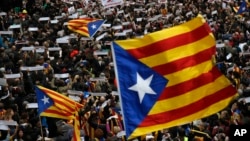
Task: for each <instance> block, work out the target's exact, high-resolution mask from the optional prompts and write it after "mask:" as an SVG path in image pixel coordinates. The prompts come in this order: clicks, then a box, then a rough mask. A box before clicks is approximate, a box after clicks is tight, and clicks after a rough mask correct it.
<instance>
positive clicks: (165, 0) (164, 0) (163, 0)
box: [158, 0, 168, 3]
mask: <svg viewBox="0 0 250 141" xmlns="http://www.w3.org/2000/svg"><path fill="white" fill-rule="evenodd" d="M167 2H168V1H167V0H158V3H167Z"/></svg>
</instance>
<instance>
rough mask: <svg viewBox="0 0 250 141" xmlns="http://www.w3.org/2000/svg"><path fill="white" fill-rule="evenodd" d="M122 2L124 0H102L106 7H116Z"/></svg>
mask: <svg viewBox="0 0 250 141" xmlns="http://www.w3.org/2000/svg"><path fill="white" fill-rule="evenodd" d="M122 4H123V0H102V5H103V6H104V8H109V7H115V6H117V5H122Z"/></svg>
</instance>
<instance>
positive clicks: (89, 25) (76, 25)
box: [68, 18, 105, 37]
mask: <svg viewBox="0 0 250 141" xmlns="http://www.w3.org/2000/svg"><path fill="white" fill-rule="evenodd" d="M104 22H105V21H104V20H100V19H92V18H81V19H74V20H70V21H69V22H68V29H70V30H71V31H73V32H77V33H79V34H81V35H83V36H87V37H93V36H94V35H95V33H96V32H97V31H98V30H99V29H100V27H101V26H102V24H103V23H104Z"/></svg>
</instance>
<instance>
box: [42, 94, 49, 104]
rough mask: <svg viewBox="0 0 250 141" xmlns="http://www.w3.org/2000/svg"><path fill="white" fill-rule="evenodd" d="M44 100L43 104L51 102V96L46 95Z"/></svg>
mask: <svg viewBox="0 0 250 141" xmlns="http://www.w3.org/2000/svg"><path fill="white" fill-rule="evenodd" d="M42 101H43V104H44V105H45V104H46V103H49V98H48V97H46V96H44V97H43V99H42Z"/></svg>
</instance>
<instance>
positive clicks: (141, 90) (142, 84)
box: [128, 72, 156, 103]
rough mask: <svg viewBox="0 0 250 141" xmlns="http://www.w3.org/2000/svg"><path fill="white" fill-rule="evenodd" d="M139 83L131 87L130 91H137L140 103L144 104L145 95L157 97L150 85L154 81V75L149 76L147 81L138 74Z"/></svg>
mask: <svg viewBox="0 0 250 141" xmlns="http://www.w3.org/2000/svg"><path fill="white" fill-rule="evenodd" d="M136 79H137V83H136V84H135V85H133V86H131V87H129V88H128V89H129V90H133V91H136V92H137V93H138V96H139V99H140V103H142V100H143V98H144V96H145V94H153V95H156V93H155V92H154V91H153V90H152V88H151V87H150V83H151V81H152V79H153V75H151V76H149V77H148V78H147V79H145V80H144V79H143V78H142V77H141V76H140V74H139V73H138V72H137V78H136Z"/></svg>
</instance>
